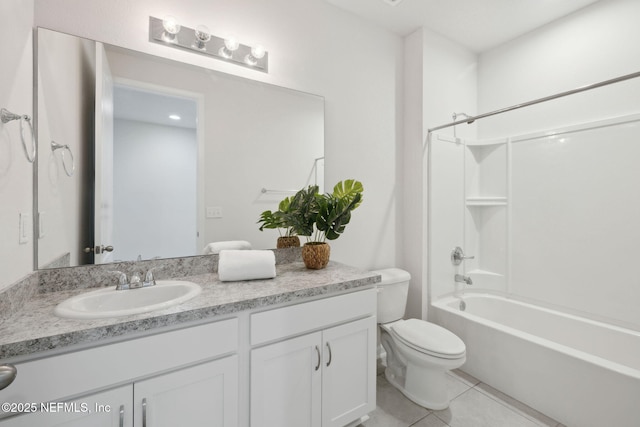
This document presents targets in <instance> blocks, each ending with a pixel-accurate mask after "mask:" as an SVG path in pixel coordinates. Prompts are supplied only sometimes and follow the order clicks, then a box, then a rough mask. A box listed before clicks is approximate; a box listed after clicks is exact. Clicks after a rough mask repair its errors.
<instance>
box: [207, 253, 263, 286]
mask: <svg viewBox="0 0 640 427" xmlns="http://www.w3.org/2000/svg"><path fill="white" fill-rule="evenodd" d="M274 277H276V256H275V254H274V253H273V251H269V250H255V251H247V250H234V249H225V250H222V251H220V258H219V259H218V278H219V279H220V280H221V281H222V282H232V281H238V280H254V279H273V278H274Z"/></svg>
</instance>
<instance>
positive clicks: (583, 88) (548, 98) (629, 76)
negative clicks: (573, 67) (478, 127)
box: [427, 71, 640, 133]
mask: <svg viewBox="0 0 640 427" xmlns="http://www.w3.org/2000/svg"><path fill="white" fill-rule="evenodd" d="M636 77H640V71H638V72H635V73H631V74H627V75H624V76H620V77H616V78H615V79H610V80H605V81H602V82H599V83H593V84H590V85H587V86H581V87H579V88H576V89H572V90H568V91H566V92H560V93H556V94H555V95H550V96H545V97H544V98H538V99H534V100H533V101H529V102H523V103H522V104H516V105H512V106H511V107H506V108H502V109H500V110H495V111H491V112H489V113H484V114H479V115H477V116H472V117H468V118H466V119H464V120H458V121H453V122H451V123H447V124H446V125H440V126H436V127H434V128H431V129H428V131H427V132H428V133H431V132H433V131H436V130H440V129H444V128H448V127H451V126H455V125H459V124H462V123H467V124H471V123H473V122H475V121H476V120H478V119H483V118H485V117H489V116H495V115H496V114H502V113H506V112H507V111H512V110H517V109H519V108H523V107H528V106H530V105H534V104H539V103H541V102H546V101H551V100H552V99H557V98H562V97H563V96H567V95H573V94H574V93H579V92H584V91H586V90H590V89H596V88H599V87H602V86H607V85H610V84H613V83H618V82H622V81H624V80H629V79H633V78H636Z"/></svg>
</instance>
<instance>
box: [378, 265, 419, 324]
mask: <svg viewBox="0 0 640 427" xmlns="http://www.w3.org/2000/svg"><path fill="white" fill-rule="evenodd" d="M374 273H378V274H379V275H380V276H382V279H381V281H380V283H378V285H377V290H378V312H377V314H378V319H377V321H378V323H389V322H393V321H395V320H399V319H402V317H403V316H404V311H405V308H406V306H407V294H408V293H409V281H410V280H411V275H410V274H409V272H407V271H404V270H401V269H399V268H387V269H384V270H378V271H374Z"/></svg>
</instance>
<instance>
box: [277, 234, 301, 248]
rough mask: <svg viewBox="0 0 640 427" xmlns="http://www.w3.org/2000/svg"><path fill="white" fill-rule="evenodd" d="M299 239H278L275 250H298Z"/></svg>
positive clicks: (296, 237) (295, 237) (291, 237)
mask: <svg viewBox="0 0 640 427" xmlns="http://www.w3.org/2000/svg"><path fill="white" fill-rule="evenodd" d="M299 247H300V238H299V237H298V236H289V237H278V243H277V245H276V248H278V249H283V248H299Z"/></svg>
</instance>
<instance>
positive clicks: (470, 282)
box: [456, 274, 473, 285]
mask: <svg viewBox="0 0 640 427" xmlns="http://www.w3.org/2000/svg"><path fill="white" fill-rule="evenodd" d="M456 282H464V283H466V284H467V285H473V280H471V277H469V276H463V275H462V274H456Z"/></svg>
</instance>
